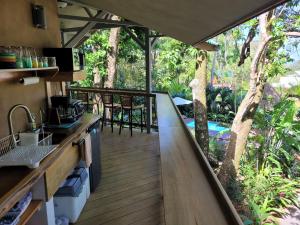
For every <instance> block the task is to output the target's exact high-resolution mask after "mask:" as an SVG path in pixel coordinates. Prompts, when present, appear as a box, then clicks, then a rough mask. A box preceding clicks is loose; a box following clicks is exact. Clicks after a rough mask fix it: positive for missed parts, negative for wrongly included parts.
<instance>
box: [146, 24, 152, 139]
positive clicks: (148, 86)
mask: <svg viewBox="0 0 300 225" xmlns="http://www.w3.org/2000/svg"><path fill="white" fill-rule="evenodd" d="M149 35H150V33H149V29H148V28H146V29H145V65H146V92H147V94H151V92H152V76H151V40H150V37H149ZM146 107H147V133H150V132H151V124H152V99H151V97H147V98H146Z"/></svg>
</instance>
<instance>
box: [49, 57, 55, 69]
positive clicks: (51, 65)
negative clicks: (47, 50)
mask: <svg viewBox="0 0 300 225" xmlns="http://www.w3.org/2000/svg"><path fill="white" fill-rule="evenodd" d="M48 65H49V67H55V66H56V58H55V57H48Z"/></svg>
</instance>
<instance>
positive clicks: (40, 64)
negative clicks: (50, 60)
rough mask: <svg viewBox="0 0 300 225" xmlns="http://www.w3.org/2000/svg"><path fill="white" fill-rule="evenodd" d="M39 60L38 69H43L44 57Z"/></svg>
mask: <svg viewBox="0 0 300 225" xmlns="http://www.w3.org/2000/svg"><path fill="white" fill-rule="evenodd" d="M37 59H38V67H39V68H43V64H44V62H43V57H38V58H37Z"/></svg>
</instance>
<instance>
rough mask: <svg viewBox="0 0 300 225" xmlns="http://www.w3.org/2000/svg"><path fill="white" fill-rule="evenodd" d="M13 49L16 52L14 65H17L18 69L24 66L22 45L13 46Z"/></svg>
mask: <svg viewBox="0 0 300 225" xmlns="http://www.w3.org/2000/svg"><path fill="white" fill-rule="evenodd" d="M14 51H15V53H16V66H17V68H18V69H21V68H24V64H23V49H22V46H20V47H14Z"/></svg>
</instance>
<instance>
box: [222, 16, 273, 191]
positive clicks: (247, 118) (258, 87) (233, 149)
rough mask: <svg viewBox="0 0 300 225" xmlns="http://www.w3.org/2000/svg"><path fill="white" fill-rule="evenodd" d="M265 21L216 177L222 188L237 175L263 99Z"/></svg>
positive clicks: (264, 20)
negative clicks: (243, 94) (247, 86)
mask: <svg viewBox="0 0 300 225" xmlns="http://www.w3.org/2000/svg"><path fill="white" fill-rule="evenodd" d="M268 18H269V16H268V13H265V14H263V15H261V16H260V17H259V28H260V41H259V45H258V48H257V50H256V54H255V56H254V58H253V60H252V64H251V73H250V84H249V90H248V92H247V94H246V96H245V98H244V99H243V101H242V103H241V105H240V107H239V109H238V112H237V114H236V116H235V118H234V121H233V124H232V127H231V137H230V141H229V144H228V147H227V151H226V156H225V159H224V162H223V164H222V167H221V169H220V172H219V174H218V177H219V180H220V182H221V183H222V185H223V186H224V187H225V188H227V187H228V184H229V182H230V180H231V179H232V178H234V177H235V176H236V175H237V174H238V169H239V165H240V160H241V157H242V155H243V153H244V152H245V148H246V143H247V138H248V135H249V132H250V130H251V126H252V123H253V118H254V115H255V112H256V110H257V108H258V105H259V103H260V101H261V99H262V96H263V90H264V85H265V83H266V79H265V77H264V76H263V66H264V64H265V54H266V48H267V46H268V43H269V41H270V40H271V36H270V35H269V34H268V33H269V31H268V29H269V27H268V26H269V23H268Z"/></svg>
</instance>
